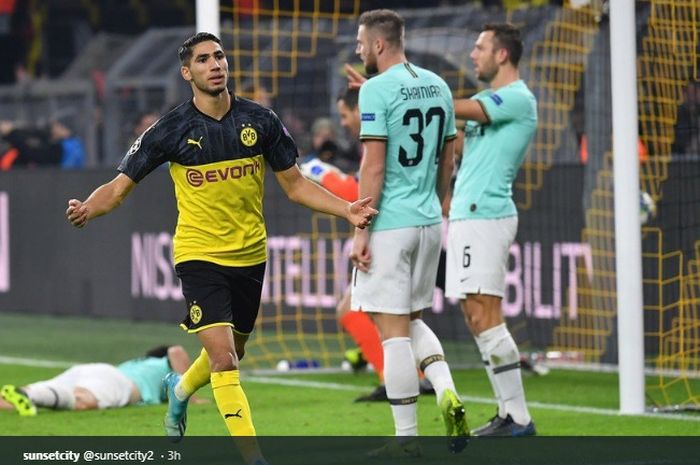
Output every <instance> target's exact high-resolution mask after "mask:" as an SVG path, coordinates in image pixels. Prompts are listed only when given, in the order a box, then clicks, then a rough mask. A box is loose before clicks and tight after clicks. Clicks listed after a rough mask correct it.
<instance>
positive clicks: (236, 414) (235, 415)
mask: <svg viewBox="0 0 700 465" xmlns="http://www.w3.org/2000/svg"><path fill="white" fill-rule="evenodd" d="M241 410H243V409H240V408H239V409H238V411H237V412H236V413H227V414H226V415H224V419H226V418H231V417H238V418H243V417H242V416H241Z"/></svg>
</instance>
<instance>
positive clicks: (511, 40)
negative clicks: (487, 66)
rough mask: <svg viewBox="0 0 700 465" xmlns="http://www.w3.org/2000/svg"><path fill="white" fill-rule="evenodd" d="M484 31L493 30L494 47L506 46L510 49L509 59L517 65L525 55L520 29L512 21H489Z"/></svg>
mask: <svg viewBox="0 0 700 465" xmlns="http://www.w3.org/2000/svg"><path fill="white" fill-rule="evenodd" d="M482 31H491V32H493V42H494V49H499V48H505V49H506V50H507V51H508V60H509V61H510V62H511V63H512V64H513V66H516V67H517V66H518V63H519V62H520V57H521V56H522V55H523V41H522V39H521V38H520V29H518V28H517V27H515V26H513V25H512V24H511V23H489V24H486V25H485V26H484V27H483V28H482Z"/></svg>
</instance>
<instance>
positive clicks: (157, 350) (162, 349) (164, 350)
mask: <svg viewBox="0 0 700 465" xmlns="http://www.w3.org/2000/svg"><path fill="white" fill-rule="evenodd" d="M169 348H170V346H158V347H154V348H152V349H150V350H149V351H148V352H146V357H155V358H163V357H167V356H168V349H169Z"/></svg>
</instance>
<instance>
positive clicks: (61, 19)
mask: <svg viewBox="0 0 700 465" xmlns="http://www.w3.org/2000/svg"><path fill="white" fill-rule="evenodd" d="M231 2H232V3H233V4H235V5H237V6H238V7H239V9H240V10H241V11H245V10H246V9H248V10H254V9H256V8H260V9H270V8H272V7H273V6H274V5H273V2H272V1H271V0H231ZM221 3H222V4H224V3H226V2H225V1H224V0H221ZM302 3H303V2H302ZM465 3H471V4H477V5H478V7H479V8H484V9H504V8H505V9H508V10H513V9H516V8H522V7H532V6H541V5H545V4H555V5H562V4H563V3H564V0H471V1H470V0H361V9H363V10H364V9H371V8H377V7H385V8H396V9H406V8H411V9H417V8H435V7H437V6H458V5H464V4H465ZM275 4H276V5H277V6H278V7H279V8H292V7H293V6H294V1H293V0H276V2H275ZM353 4H354V2H353V0H341V2H340V8H341V10H342V11H352V6H353ZM194 8H195V0H182V1H172V0H149V1H148V2H124V1H121V0H95V1H92V2H85V1H81V0H0V59H2V63H3V66H2V67H0V86H22V85H26V84H29V83H31V82H37V81H41V80H43V79H57V78H61V77H65V74H64V73H65V72H66V70H67V69H68V68H69V66H70V65H71V63H72V62H73V61H74V60H75V59H76V57H78V56H79V54H80V52H81V51H82V50H83V48H84V47H85V46H86V44H87V43H89V42H90V40H91V38H92V37H94V36H95V34H96V33H98V32H105V31H106V32H112V33H118V34H121V35H129V36H136V35H138V34H140V33H142V32H144V31H145V30H147V29H148V28H151V27H161V26H162V27H167V26H183V25H193V24H194V21H195V16H194ZM91 66H93V65H92V62H91ZM99 66H100V65H94V69H92V71H91V72H90V74H89V75H88V76H84V77H86V78H89V79H91V81H92V82H93V84H94V87H95V90H96V99H97V101H96V102H95V104H96V108H95V112H94V116H91V118H92V121H94V122H95V124H97V125H101V124H102V118H101V115H102V111H103V109H102V104H103V98H104V92H105V90H104V88H105V75H106V72H107V69H106V68H107V66H108V65H107V64H104V63H103V64H102V66H103V67H104V69H100V68H99ZM258 84H259V83H258ZM1 88H2V87H0V89H1ZM234 91H235V92H236V93H240V94H242V95H244V96H246V97H250V98H253V99H255V100H256V101H258V102H260V103H261V104H263V105H265V106H268V107H270V108H273V109H274V110H275V111H277V112H278V113H279V114H280V117H281V118H282V120H283V121H285V124H287V126H288V129H289V130H290V132H291V133H292V134H293V135H294V137H295V139H296V140H297V143H298V145H299V147H300V151H301V153H300V162H303V161H304V160H308V159H311V158H315V157H318V158H320V159H321V160H323V161H327V162H330V163H333V164H334V165H336V166H338V167H339V168H340V169H341V170H342V171H344V172H350V173H352V172H355V171H356V170H357V167H358V164H359V155H358V145H357V141H356V140H354V138H353V137H351V136H349V135H348V134H346V133H344V132H343V131H341V130H340V125H339V123H338V117H337V115H335V114H332V113H333V112H332V111H331V110H330V108H328V107H325V108H318V114H315V113H313V112H312V113H311V114H310V115H309V114H305V116H306V117H305V118H303V117H300V116H299V111H298V109H295V108H288V107H287V105H280V106H279V107H277V106H276V105H275V103H276V102H274V101H273V99H272V98H271V97H270V92H268V91H267V90H266V89H265V88H264V87H263V86H260V85H257V86H256V87H254V88H253V87H244V88H242V89H234ZM332 97H333V96H331V98H332ZM582 100H584V99H582ZM171 103H172V102H169V103H168V104H171ZM277 103H278V104H279V102H277ZM0 104H2V102H0ZM577 108H578V112H580V113H582V111H581V108H582V107H581V106H579V107H577ZM6 110H7V108H6ZM148 110H149V111H148V112H144V111H143V109H142V108H140V109H135V110H134V111H133V115H130V116H129V117H128V119H129V120H128V121H124V122H123V124H121V125H120V127H123V134H124V135H126V137H125V139H128V140H123V142H122V143H120V145H123V149H124V152H125V151H126V150H128V148H129V146H130V145H131V143H132V142H133V140H134V139H135V138H136V137H138V136H139V135H140V134H141V133H142V132H143V131H144V130H145V129H146V128H148V127H149V126H150V125H152V124H153V123H154V122H155V121H156V120H157V118H158V117H159V116H160V114H159V112H161V111H166V110H167V109H166V108H164V107H160V108H149V109H148ZM307 113H308V112H307ZM329 113H331V114H329ZM27 119H28V118H24V119H20V118H19V117H18V116H17V115H14V114H12V113H11V112H7V111H6V112H2V111H0V171H6V170H9V169H12V168H18V167H37V166H59V167H62V168H66V169H76V168H82V167H85V166H95V164H96V162H95V160H97V163H102V164H104V165H106V166H113V165H114V163H115V160H101V159H100V158H95V156H93V157H92V159H91V158H90V157H86V144H85V140H81V138H80V136H81V132H80V127H78V126H80V124H79V123H77V122H76V120H75V118H72V119H71V118H62V117H56V116H55V115H53V114H45V115H43V118H42V119H41V120H40V121H27ZM573 120H574V121H576V117H575V116H574V117H573ZM699 125H700V83H698V82H691V83H690V84H689V86H688V87H687V88H686V89H684V91H683V103H682V104H681V105H680V106H679V107H678V114H677V124H676V138H675V142H674V145H673V153H677V154H687V153H693V154H696V156H698V155H697V154H700V135H699V134H698V132H699V131H698V126H699ZM574 126H576V125H574ZM579 129H580V130H579ZM97 132H98V134H97V137H98V138H99V137H102V133H101V132H100V131H97ZM576 136H577V138H578V145H579V152H580V154H579V156H578V157H575V158H578V159H579V160H580V162H581V163H582V164H585V163H586V161H587V151H586V146H587V145H586V137H585V135H584V134H583V133H582V128H577V134H576ZM93 142H94V141H93ZM101 143H102V141H101V140H98V141H97V146H98V147H100V149H101V147H102V146H101ZM640 144H641V145H640V159H642V161H644V160H646V158H647V157H648V155H649V154H648V153H647V150H648V151H649V152H651V153H652V154H653V149H654V148H653V147H645V146H644V144H643V143H642V142H641V140H640ZM88 148H89V145H88ZM100 149H98V150H100ZM642 149H643V150H642ZM574 150H575V149H574ZM93 151H94V150H93ZM572 152H573V151H572ZM90 153H92V151H91V152H90ZM642 153H644V154H645V155H644V157H642V155H641V154H642ZM90 161H92V164H91V163H90Z"/></svg>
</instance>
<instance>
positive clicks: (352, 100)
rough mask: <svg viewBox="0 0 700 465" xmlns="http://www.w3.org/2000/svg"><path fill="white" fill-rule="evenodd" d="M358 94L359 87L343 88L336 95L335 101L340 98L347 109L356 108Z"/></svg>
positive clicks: (338, 100)
mask: <svg viewBox="0 0 700 465" xmlns="http://www.w3.org/2000/svg"><path fill="white" fill-rule="evenodd" d="M359 95H360V90H359V89H345V90H344V91H342V92H341V93H340V95H338V98H337V99H336V100H335V101H336V102H340V101H341V100H342V101H343V102H345V105H347V107H348V108H349V109H351V110H354V109H355V108H357V101H358V98H359Z"/></svg>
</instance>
